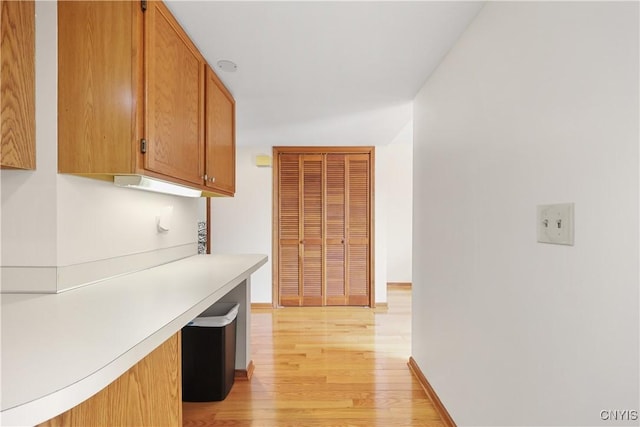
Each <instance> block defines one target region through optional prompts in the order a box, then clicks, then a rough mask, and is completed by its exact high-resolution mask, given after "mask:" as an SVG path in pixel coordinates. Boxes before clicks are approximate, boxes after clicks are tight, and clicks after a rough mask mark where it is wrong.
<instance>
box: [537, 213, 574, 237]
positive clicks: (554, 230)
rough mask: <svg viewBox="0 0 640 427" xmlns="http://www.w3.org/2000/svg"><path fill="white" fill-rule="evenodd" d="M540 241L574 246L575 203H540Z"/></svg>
mask: <svg viewBox="0 0 640 427" xmlns="http://www.w3.org/2000/svg"><path fill="white" fill-rule="evenodd" d="M538 242H540V243H553V244H556V245H570V246H573V203H561V204H557V205H538Z"/></svg>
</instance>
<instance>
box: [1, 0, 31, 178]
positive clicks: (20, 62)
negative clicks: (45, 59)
mask: <svg viewBox="0 0 640 427" xmlns="http://www.w3.org/2000/svg"><path fill="white" fill-rule="evenodd" d="M0 15H1V16H0V19H1V22H0V69H1V73H0V138H2V144H1V145H2V147H1V153H0V166H1V167H8V168H19V169H35V167H36V140H35V133H36V129H35V3H34V2H33V1H8V0H0Z"/></svg>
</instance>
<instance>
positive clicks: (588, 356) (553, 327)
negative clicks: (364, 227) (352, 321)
mask: <svg viewBox="0 0 640 427" xmlns="http://www.w3.org/2000/svg"><path fill="white" fill-rule="evenodd" d="M638 13H639V10H638V3H637V2H633V3H610V2H594V3H587V2H567V3H555V2H549V3H544V2H528V3H525V2H488V3H487V4H486V6H485V7H484V9H483V10H482V11H481V12H480V14H479V16H478V17H477V18H476V20H475V21H474V22H473V23H472V24H471V25H470V27H469V29H468V30H467V32H466V33H465V34H463V36H462V37H461V39H460V40H459V42H458V44H457V45H456V46H455V47H454V48H453V50H452V51H451V52H450V53H449V55H448V56H447V58H446V59H445V60H444V61H443V63H442V64H441V65H440V67H439V68H438V69H437V70H436V72H435V73H434V74H433V75H432V76H431V77H430V78H429V80H428V81H427V83H426V84H425V86H424V87H423V88H422V90H421V91H420V92H419V94H418V96H417V97H416V100H415V105H414V122H415V127H414V132H415V141H414V247H413V251H414V252H413V253H414V267H413V280H414V283H415V286H414V300H413V340H412V345H413V349H412V352H413V357H414V358H415V359H416V361H417V362H418V364H419V366H420V367H421V368H422V370H423V371H424V373H425V375H426V376H427V378H428V379H429V381H430V382H431V385H432V386H433V387H434V389H435V390H436V392H437V393H438V395H439V397H440V398H441V400H442V402H443V403H444V405H445V406H446V407H447V409H448V410H449V412H450V413H451V414H452V416H453V418H454V420H455V421H456V422H457V423H458V425H574V426H577V425H624V424H635V425H637V421H635V422H632V423H630V422H628V421H627V422H612V421H601V420H600V411H601V410H625V409H628V410H638V409H639V408H638V401H639V398H640V394H639V391H638V377H639V371H638V360H639V350H638V348H639V343H638V335H639V327H638V324H639V314H638V312H639V307H638V297H639V295H638V283H639V277H638V269H639V249H638V233H639V227H638V218H639V211H638V194H639V185H638V177H639V167H638V163H639V159H638V156H639V150H638V140H639V136H640V135H639V131H638V126H639V123H638V117H639V116H638V115H639V107H638V90H639V87H638V75H639V69H638V62H639V54H638V52H639V45H638V38H639V30H638V27H639V25H638V16H639V15H638ZM557 202H575V246H572V247H569V246H556V245H548V244H540V243H536V227H535V225H536V205H538V204H546V203H557Z"/></svg>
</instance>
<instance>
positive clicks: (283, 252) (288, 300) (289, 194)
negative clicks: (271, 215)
mask: <svg viewBox="0 0 640 427" xmlns="http://www.w3.org/2000/svg"><path fill="white" fill-rule="evenodd" d="M278 161H279V171H280V179H279V182H278V186H279V187H278V194H279V207H278V209H279V211H278V216H279V230H278V231H279V233H278V234H279V235H278V236H277V238H278V278H279V285H278V286H279V295H280V301H279V304H280V305H285V306H291V305H293V306H298V305H300V303H301V300H300V296H301V294H302V292H301V290H302V286H301V282H300V275H301V271H300V268H299V266H300V240H301V236H300V190H301V186H300V156H299V155H298V154H281V155H280V156H279V159H278Z"/></svg>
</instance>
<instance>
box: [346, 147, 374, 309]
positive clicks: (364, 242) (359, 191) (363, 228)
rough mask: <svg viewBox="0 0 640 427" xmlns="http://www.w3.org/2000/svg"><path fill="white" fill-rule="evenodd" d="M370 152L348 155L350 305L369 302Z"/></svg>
mask: <svg viewBox="0 0 640 427" xmlns="http://www.w3.org/2000/svg"><path fill="white" fill-rule="evenodd" d="M369 161H370V158H369V155H365V154H351V155H349V156H348V157H347V197H346V200H347V212H348V217H347V227H346V229H347V239H346V246H347V258H346V263H347V294H348V304H349V305H368V304H369V263H370V251H369V243H370V223H371V218H370V212H371V209H370V206H369V204H370V202H371V201H370V198H369V194H370V192H369V190H370V185H371V182H370V174H369V170H370V165H369Z"/></svg>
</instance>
